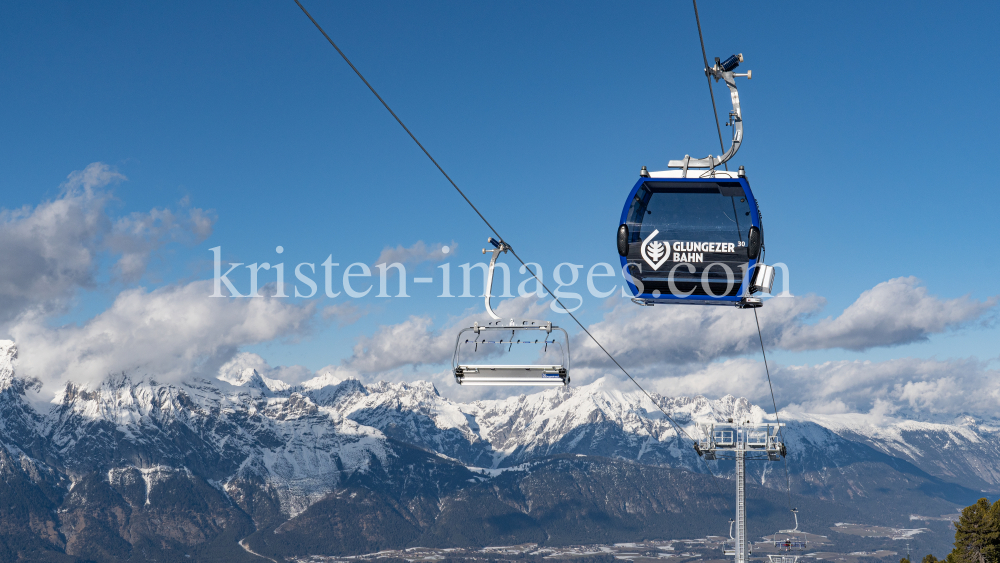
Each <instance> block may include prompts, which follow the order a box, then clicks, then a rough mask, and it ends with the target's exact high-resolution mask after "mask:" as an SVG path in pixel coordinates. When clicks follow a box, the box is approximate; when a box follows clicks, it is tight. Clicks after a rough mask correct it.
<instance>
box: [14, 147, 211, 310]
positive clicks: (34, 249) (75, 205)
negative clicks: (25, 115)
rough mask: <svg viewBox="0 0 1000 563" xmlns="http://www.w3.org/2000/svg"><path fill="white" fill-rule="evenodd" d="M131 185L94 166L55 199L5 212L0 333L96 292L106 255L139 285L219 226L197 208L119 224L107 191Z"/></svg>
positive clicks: (133, 216)
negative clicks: (81, 293) (166, 254)
mask: <svg viewBox="0 0 1000 563" xmlns="http://www.w3.org/2000/svg"><path fill="white" fill-rule="evenodd" d="M125 179H126V178H125V176H123V175H122V174H120V173H118V172H116V171H114V170H113V169H112V168H111V167H110V166H108V165H107V164H103V163H99V162H95V163H93V164H90V165H89V166H87V167H86V168H85V169H84V170H81V171H76V172H73V173H71V174H70V175H69V176H68V177H67V180H66V182H64V183H63V185H62V186H61V187H60V192H59V195H58V196H57V197H56V198H55V199H53V200H51V201H46V202H43V203H41V204H39V205H37V206H35V207H28V206H25V207H22V208H20V209H14V210H6V209H5V210H2V211H0V263H2V264H3V268H0V326H2V324H3V323H8V322H11V321H12V320H14V319H16V318H17V317H18V316H19V315H21V314H24V313H25V312H27V311H33V312H34V313H35V314H39V313H40V314H46V313H51V312H55V311H58V310H59V309H60V308H61V307H62V306H64V304H65V302H66V300H67V299H68V298H70V297H71V296H72V295H73V293H74V292H75V291H76V290H77V289H79V288H90V287H94V278H95V275H96V268H97V266H98V263H99V261H100V258H101V256H102V255H104V253H110V254H111V255H113V256H118V255H120V257H119V259H118V262H117V264H116V266H115V269H116V271H117V272H118V274H119V276H120V277H121V278H122V279H123V280H125V281H134V280H136V279H138V278H139V277H141V276H142V274H143V272H144V271H145V268H146V264H147V263H148V260H149V257H150V255H151V254H152V253H154V252H155V251H156V250H158V249H159V248H161V247H162V246H163V245H164V244H166V243H168V242H171V241H175V240H177V241H193V242H197V241H199V240H201V239H204V237H205V236H207V235H208V234H209V233H210V232H211V229H212V223H213V219H212V218H211V217H210V216H209V214H208V213H206V212H205V211H203V210H201V209H197V208H188V209H186V210H185V211H184V212H174V211H171V210H168V209H153V210H152V211H150V212H148V213H133V214H130V215H128V216H126V217H122V218H118V219H115V218H113V217H112V216H111V215H110V213H109V212H108V206H109V204H110V203H111V202H112V200H113V198H112V196H111V193H110V192H109V191H108V190H106V189H105V187H106V186H108V185H109V184H111V183H114V182H118V181H122V180H125Z"/></svg>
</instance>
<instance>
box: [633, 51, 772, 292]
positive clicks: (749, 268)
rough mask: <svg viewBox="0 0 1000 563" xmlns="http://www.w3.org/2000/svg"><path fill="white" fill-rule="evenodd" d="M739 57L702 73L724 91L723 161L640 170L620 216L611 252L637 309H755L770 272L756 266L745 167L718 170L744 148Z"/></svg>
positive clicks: (756, 222)
mask: <svg viewBox="0 0 1000 563" xmlns="http://www.w3.org/2000/svg"><path fill="white" fill-rule="evenodd" d="M742 61H743V55H733V56H732V57H729V58H728V59H726V61H724V62H721V63H720V62H719V59H716V64H715V66H714V67H712V68H709V69H705V71H706V73H708V74H709V76H713V77H714V78H715V80H716V81H718V80H719V79H722V80H724V81H725V82H726V85H727V86H729V90H730V93H731V99H732V103H733V111H732V112H730V114H729V117H730V123H728V124H727V125H732V126H733V139H732V145H731V146H730V147H729V150H728V151H727V152H726V153H725V154H724V155H722V156H715V157H713V156H712V155H709V156H708V158H703V159H692V158H691V157H690V156H685V157H684V159H683V160H671V161H670V162H669V163H668V168H670V169H669V170H664V171H661V172H649V171H647V170H646V167H645V166H643V167H642V170H641V171H640V173H639V176H640V177H639V180H638V181H637V182H636V183H635V185H634V186H633V187H632V191H631V192H629V195H628V197H627V198H626V200H625V205H624V207H623V208H622V213H621V220H620V222H619V225H618V233H617V246H618V254H619V256H620V257H621V266H622V273H623V274H625V278H626V280H627V281H628V286H629V289H630V290H631V291H632V295H633V296H634V298H633V299H632V300H633V301H634V302H636V303H638V304H640V305H656V304H695V305H736V306H739V307H759V306H760V305H761V300H760V299H759V298H757V297H753V295H754V294H755V293H758V292H760V291H765V292H770V290H771V284H772V282H773V280H774V269H773V268H771V267H769V266H765V265H764V264H763V261H762V258H763V256H762V254H763V250H764V236H763V235H764V233H763V227H762V225H761V213H760V210H759V209H758V207H757V200H756V199H755V198H754V195H753V192H752V191H751V190H750V183H749V182H748V180H747V178H746V174H745V173H744V170H743V167H742V166H741V167H740V168H739V170H738V171H735V172H730V171H728V170H720V169H719V168H720V167H721V166H722V165H723V164H724V163H726V162H727V161H728V160H729V159H730V158H732V157H733V155H735V154H736V151H737V150H739V148H740V145H741V144H742V142H743V118H742V114H741V112H740V100H739V93H738V92H737V90H736V83H735V78H734V77H736V76H745V77H747V78H750V73H749V72H747V73H746V74H734V73H733V69H735V68H736V67H737V66H739V63H740V62H742Z"/></svg>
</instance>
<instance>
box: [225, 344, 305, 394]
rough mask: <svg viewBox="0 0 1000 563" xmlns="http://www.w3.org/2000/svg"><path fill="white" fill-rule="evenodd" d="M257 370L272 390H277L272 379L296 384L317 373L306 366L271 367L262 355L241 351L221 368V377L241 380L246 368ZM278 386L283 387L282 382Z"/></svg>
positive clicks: (226, 379)
mask: <svg viewBox="0 0 1000 563" xmlns="http://www.w3.org/2000/svg"><path fill="white" fill-rule="evenodd" d="M250 369H252V370H255V371H256V372H257V373H258V374H259V375H260V376H261V377H262V378H264V380H265V383H267V384H268V385H269V386H272V390H277V388H276V387H274V386H273V382H272V381H270V380H275V379H276V380H278V381H279V382H282V383H287V384H291V385H295V384H298V383H302V382H303V381H307V380H309V379H312V378H313V377H314V376H315V375H316V374H315V373H313V372H312V370H310V369H309V368H307V367H305V366H298V365H296V366H277V367H271V365H270V364H268V363H267V360H265V359H264V358H263V357H262V356H260V355H259V354H254V353H252V352H240V353H238V354H236V355H235V356H233V357H232V358H231V359H230V360H229V361H228V362H226V363H224V364H222V367H220V368H219V379H222V380H223V381H228V382H233V381H239V380H240V378H241V377H242V375H243V373H244V372H245V371H246V370H250ZM278 387H282V386H281V385H280V384H279V385H278Z"/></svg>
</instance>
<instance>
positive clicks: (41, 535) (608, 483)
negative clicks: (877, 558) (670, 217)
mask: <svg viewBox="0 0 1000 563" xmlns="http://www.w3.org/2000/svg"><path fill="white" fill-rule="evenodd" d="M16 357H17V352H16V347H15V346H14V345H13V344H12V343H9V342H3V343H0V444H2V445H3V446H4V447H3V448H0V475H2V476H3V483H2V484H0V506H7V505H9V506H10V507H11V508H10V510H7V511H6V512H5V511H2V510H0V529H3V530H6V532H4V533H3V534H0V559H4V560H5V557H4V554H5V553H11V554H18V553H20V554H22V555H21V557H23V554H24V553H39V554H46V553H48V554H51V553H63V554H71V555H80V556H81V557H83V556H85V557H89V558H92V559H103V560H117V559H127V558H128V557H131V556H132V555H134V553H135V550H136V549H148V550H153V551H155V552H156V553H159V554H160V555H163V554H170V553H173V554H174V555H177V554H179V553H182V552H183V553H184V554H186V555H192V556H195V557H196V558H198V557H210V556H211V557H217V556H219V554H225V557H230V556H234V555H233V554H234V553H236V554H237V555H241V556H242V555H247V553H248V552H244V551H242V550H238V551H235V552H234V551H233V550H234V546H236V543H235V542H236V541H237V540H239V539H241V538H243V537H244V536H249V538H248V540H247V545H248V546H250V547H252V548H253V549H254V550H255V551H259V552H269V553H271V554H273V555H276V556H277V555H282V554H289V553H300V552H302V550H306V552H308V550H309V549H313V550H319V551H323V550H326V551H330V552H339V553H348V552H364V551H365V550H374V549H381V548H382V547H386V546H389V545H397V546H398V545H407V544H408V542H416V541H420V542H424V543H425V544H427V543H428V542H430V543H434V542H437V543H438V544H441V545H452V544H454V545H458V544H463V542H465V543H464V544H463V545H465V544H470V542H471V544H475V543H476V542H480V541H481V542H498V541H501V540H503V541H508V540H509V541H511V542H515V541H522V540H524V541H529V540H530V541H536V540H534V539H530V538H534V537H535V536H537V535H538V534H542V535H541V536H539V537H541V538H542V539H543V540H544V538H545V537H548V538H550V541H555V540H552V539H551V538H556V537H563V538H567V539H566V541H569V538H570V537H571V535H566V532H565V530H561V529H560V530H561V531H559V532H557V531H556V530H555V529H554V528H552V526H553V524H552V523H553V522H555V521H556V520H557V519H558V518H563V517H567V516H566V515H565V514H564V513H565V512H566V508H565V506H564V503H565V502H571V503H584V504H586V506H589V507H591V508H588V509H586V510H584V511H583V512H581V513H580V514H582V515H590V516H581V515H577V516H574V518H577V519H578V520H579V521H577V522H576V524H574V526H576V528H574V530H580V529H582V530H587V529H591V528H593V527H594V526H597V524H596V522H599V521H604V520H601V518H611V519H612V520H609V521H614V522H618V523H619V524H621V526H620V529H621V530H632V531H631V532H628V533H635V534H639V533H640V531H641V533H644V534H649V533H653V532H650V531H649V530H648V529H646V528H643V526H648V525H651V524H650V523H651V522H659V523H662V522H663V521H664V520H662V519H664V518H666V519H668V520H669V519H670V518H675V519H676V518H678V517H680V516H681V515H683V526H681V527H678V526H680V525H679V524H678V523H677V521H675V520H671V522H674V524H673V526H674V528H675V529H688V527H690V526H696V525H698V523H699V522H703V520H701V519H699V518H701V517H704V518H709V517H710V516H711V518H716V517H719V518H721V516H718V515H714V512H713V511H717V510H718V506H719V505H720V504H719V503H725V502H727V500H726V497H727V496H728V495H727V494H723V493H725V491H728V490H729V487H728V486H726V485H725V483H722V484H723V487H721V488H720V487H719V484H720V483H719V482H718V481H719V479H717V478H716V476H717V477H722V478H725V477H727V476H728V475H729V473H730V467H727V466H726V465H725V463H724V462H706V461H704V459H702V458H699V457H698V456H697V454H696V452H695V451H694V449H693V448H692V447H691V443H690V441H689V440H687V439H685V438H684V437H683V435H679V434H678V431H677V429H676V428H675V427H674V426H673V424H672V423H671V422H670V421H668V420H667V419H666V418H665V417H664V416H663V414H662V412H661V411H660V408H662V409H664V410H666V411H667V412H668V413H670V415H671V418H673V419H674V421H676V422H677V423H678V424H680V426H681V427H682V428H683V431H684V432H686V433H687V434H690V435H697V432H698V428H697V426H698V424H699V423H703V422H710V421H723V420H725V419H726V418H731V417H735V418H744V419H745V418H750V419H753V420H763V419H765V418H767V417H768V415H767V414H766V413H765V411H764V410H762V409H761V408H760V407H757V406H755V405H752V404H750V403H749V402H748V401H746V400H745V399H739V398H734V397H731V396H727V397H724V398H722V399H718V400H709V399H706V398H705V397H693V398H689V397H675V398H669V397H660V396H656V395H654V396H653V398H652V400H651V399H650V398H648V397H646V396H645V395H643V394H642V393H639V392H622V391H620V390H616V389H614V388H613V387H612V386H611V385H609V384H607V382H605V381H598V382H595V383H593V384H591V385H588V386H584V387H579V388H570V389H548V390H545V391H542V392H539V393H535V394H531V395H520V396H516V397H510V398H508V399H505V400H494V401H476V402H472V403H459V402H454V401H451V400H448V399H446V398H444V397H442V396H441V395H440V394H439V393H438V392H437V390H436V389H435V388H434V386H433V385H431V384H429V383H425V382H414V383H374V384H370V385H363V384H361V383H360V382H359V381H357V380H353V379H349V380H344V381H341V380H337V379H335V378H333V377H331V376H328V375H327V376H322V377H319V378H316V379H314V380H311V381H308V382H306V383H304V384H302V385H297V386H289V385H287V384H285V383H283V382H280V381H276V380H269V379H267V378H264V377H262V376H261V375H260V374H259V373H257V372H256V371H254V370H252V369H244V370H241V371H238V372H235V373H228V374H222V375H221V376H220V379H218V380H199V379H190V380H187V381H183V382H180V383H163V382H158V381H157V380H156V377H155V374H143V373H131V374H117V375H113V376H109V377H108V378H106V379H105V380H104V381H103V382H101V383H100V384H99V385H96V386H91V387H82V386H79V385H76V384H73V383H69V384H67V385H66V386H65V387H64V388H62V389H61V390H60V392H59V393H58V394H57V395H56V396H55V397H54V398H53V399H52V401H51V402H48V403H46V402H45V401H40V400H38V399H39V397H38V393H40V389H41V387H40V386H39V385H38V384H37V382H33V381H30V380H26V379H23V378H19V377H18V376H17V375H16V373H15V367H16ZM654 401H655V404H654ZM38 405H46V406H44V407H38ZM772 416H773V415H772ZM782 421H783V422H786V423H787V424H788V427H787V428H786V441H787V442H788V446H789V447H788V449H789V457H788V467H789V471H790V472H791V482H792V491H793V493H795V494H796V495H798V497H797V499H798V500H797V503H798V504H799V505H800V506H806V505H808V506H814V507H815V512H816V513H817V514H819V513H822V514H825V515H827V516H829V518H833V517H834V515H837V517H843V516H841V515H843V514H845V513H848V512H850V511H851V510H856V508H852V506H853V505H852V504H851V503H852V502H857V501H859V500H862V499H863V500H864V501H865V502H866V503H867V507H868V509H869V510H870V509H871V507H872V506H877V507H883V508H884V509H885V511H884V512H885V518H888V519H891V518H896V517H899V518H902V517H908V515H909V514H910V513H919V514H930V515H935V516H936V515H940V514H942V513H943V512H948V511H953V510H954V508H955V507H956V506H957V504H956V503H962V502H965V501H967V500H968V499H969V498H971V497H972V496H974V495H975V494H976V493H977V491H979V490H990V491H997V490H1000V470H998V469H997V468H998V467H1000V448H998V442H1000V441H998V438H1000V428H998V427H1000V425H998V424H996V423H995V422H986V421H976V420H972V419H967V418H965V419H961V420H958V421H955V422H954V423H952V424H940V423H925V422H914V421H908V420H903V419H894V418H885V417H881V418H874V417H871V416H867V415H823V416H821V415H809V414H794V415H792V414H788V415H783V420H782ZM778 467H779V466H778V465H775V466H774V467H761V468H754V472H753V473H752V475H754V476H755V479H756V480H757V481H758V482H759V483H760V484H762V485H763V487H761V488H760V489H757V492H756V493H754V494H758V495H763V496H762V497H761V498H762V499H765V500H763V501H762V502H763V503H764V504H763V505H767V503H771V504H773V505H774V509H775V510H776V511H779V510H783V509H782V508H780V506H779V504H780V503H779V502H778V501H775V500H774V498H778V499H779V500H781V499H783V498H784V497H783V496H781V495H783V494H784V487H785V483H786V481H785V480H784V479H779V478H775V475H778V473H775V472H776V471H780V470H779V469H778ZM713 475H714V476H713ZM649 480H653V481H655V482H656V487H655V488H654V489H649V487H650V483H649V482H648V481H649ZM553 483H556V484H553ZM670 483H674V486H670ZM680 483H684V485H683V486H681V485H680ZM553 490H558V491H562V493H560V496H559V498H556V497H554V496H553ZM768 491H770V492H768ZM567 494H568V495H569V497H566V495H567ZM692 495H693V496H692ZM720 495H721V496H720ZM768 495H770V496H768ZM775 495H777V496H775ZM772 497H773V498H772ZM712 498H715V499H716V500H715V501H714V502H709V501H710V500H711V499H712ZM567 499H569V500H567ZM629 499H632V500H629ZM766 499H771V500H766ZM700 502H708V503H709V504H708V505H706V507H708V506H711V507H714V508H712V509H711V510H709V509H708V508H706V510H703V511H702V512H700V513H699V514H701V516H700V517H699V518H692V517H691V516H690V514H689V513H688V512H687V509H685V508H684V507H685V506H688V507H690V506H694V505H695V504H697V503H700ZM560 503H563V504H560ZM588 503H589V504H588ZM622 503H624V504H622ZM630 503H631V504H630ZM810 503H811V504H810ZM723 505H724V504H723ZM763 505H762V506H763ZM559 506H564V508H561V509H560V508H558V507H559ZM581 506H582V505H581ZM628 506H633V508H634V509H624V508H622V507H628ZM484 507H486V508H484ZM542 507H549V508H547V509H543V508H542ZM540 510H541V511H542V512H543V513H544V511H545V510H550V513H546V514H548V516H546V517H545V518H539V517H538V516H537V515H538V514H539V511H540ZM595 511H596V512H595ZM636 511H638V512H636ZM571 512H572V511H571ZM598 513H599V514H601V515H603V516H600V518H598V516H595V514H598ZM640 513H641V514H640ZM553 514H556V515H560V514H561V515H562V516H558V518H557V517H556V516H553ZM574 514H575V512H574ZM825 517H826V516H824V518H825ZM484 518H486V519H487V520H482V519H484ZM490 518H492V520H490ZM498 518H499V520H497V519H498ZM554 518H555V519H556V520H554ZM581 518H582V520H580V519H581ZM633 518H639V520H636V522H638V523H634V524H628V525H626V523H627V522H632V520H630V519H633ZM470 519H472V520H476V519H480V520H482V522H483V523H482V525H481V527H480V528H481V530H480V532H479V534H480V535H478V536H469V535H468V534H465V533H464V532H463V534H465V535H461V534H460V535H459V536H456V535H455V534H456V532H455V530H454V529H453V528H451V527H447V526H446V523H447V522H460V521H468V520H470ZM497 521H502V522H505V524H504V525H501V526H499V527H496V528H495V529H494V528H491V527H490V526H494V524H491V522H497ZM511 522H514V523H519V524H517V525H516V526H514V528H510V526H511V525H513V524H510V523H511ZM705 522H707V520H705ZM598 527H599V528H600V530H601V531H600V533H605V534H606V533H608V531H607V530H606V529H605V528H607V526H604V527H600V526H598ZM612 528H613V529H614V526H612ZM512 529H513V530H520V531H511V530H512ZM317 530H320V531H323V533H321V534H319V535H317V533H318V532H317ZM324 530H325V531H324ZM483 530H485V531H483ZM595 530H596V528H595V529H591V531H590V532H588V533H590V534H594V533H598V532H597V531H595ZM642 530H645V531H642ZM616 533H617V532H616ZM620 533H626V532H620ZM533 534H534V535H533ZM559 534H563V535H559ZM626 535H627V534H626ZM318 537H322V538H324V539H322V541H320V540H318V539H317V538H318ZM572 537H576V536H572ZM588 537H589V536H588ZM608 537H609V538H610V539H614V537H618V536H608ZM623 537H624V536H623ZM11 538H16V541H14V540H12V539H11ZM477 538H478V539H477ZM526 538H527V539H526ZM536 539H537V538H536ZM4 542H6V543H4ZM11 542H13V543H11ZM316 542H320V543H316ZM323 542H326V543H323ZM310 546H312V547H310ZM4 550H7V551H4ZM297 550H298V551H297ZM143 553H146V552H145V551H144V552H143ZM247 556H248V557H249V555H247ZM27 558H28V559H31V557H27ZM39 558H41V556H39ZM167 558H168V559H169V558H170V557H167Z"/></svg>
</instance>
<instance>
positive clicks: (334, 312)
mask: <svg viewBox="0 0 1000 563" xmlns="http://www.w3.org/2000/svg"><path fill="white" fill-rule="evenodd" d="M369 312H370V309H369V307H361V306H358V305H355V304H354V303H350V302H344V303H338V304H336V305H328V306H326V307H323V311H322V316H323V318H324V319H332V320H333V321H334V322H336V323H337V326H342V327H343V326H348V325H352V324H354V323H356V322H358V320H359V319H361V317H363V316H365V315H367V314H368V313H369Z"/></svg>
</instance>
